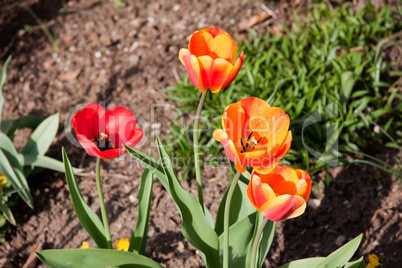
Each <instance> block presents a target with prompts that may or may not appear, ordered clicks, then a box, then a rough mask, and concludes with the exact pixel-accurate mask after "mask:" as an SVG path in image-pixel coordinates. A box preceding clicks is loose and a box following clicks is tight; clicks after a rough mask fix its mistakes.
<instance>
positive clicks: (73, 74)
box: [59, 68, 82, 82]
mask: <svg viewBox="0 0 402 268" xmlns="http://www.w3.org/2000/svg"><path fill="white" fill-rule="evenodd" d="M81 71H82V69H81V68H79V69H75V70H69V71H67V72H66V73H64V74H61V75H59V80H60V81H67V82H69V81H73V80H75V79H76V78H77V77H78V76H79V75H80V73H81Z"/></svg>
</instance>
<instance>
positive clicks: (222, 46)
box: [212, 34, 237, 63]
mask: <svg viewBox="0 0 402 268" xmlns="http://www.w3.org/2000/svg"><path fill="white" fill-rule="evenodd" d="M212 51H213V52H215V54H216V55H217V56H218V57H219V58H222V59H224V60H226V61H228V62H230V63H233V61H234V59H235V58H236V54H237V46H236V44H235V42H234V41H233V39H232V37H230V35H228V34H220V35H217V36H216V37H215V38H214V41H213V44H212Z"/></svg>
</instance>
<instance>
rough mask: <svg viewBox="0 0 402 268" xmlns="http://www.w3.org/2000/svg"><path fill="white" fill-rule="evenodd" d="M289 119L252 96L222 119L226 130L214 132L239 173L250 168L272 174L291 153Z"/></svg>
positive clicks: (241, 101) (239, 103)
mask: <svg viewBox="0 0 402 268" xmlns="http://www.w3.org/2000/svg"><path fill="white" fill-rule="evenodd" d="M289 123H290V121H289V116H288V115H287V114H286V113H285V111H284V110H282V109H280V108H278V107H271V106H270V105H269V104H268V103H267V102H266V101H264V100H262V99H259V98H256V97H251V98H246V99H242V100H240V101H238V102H236V103H232V104H230V105H229V106H228V107H227V108H226V109H225V112H224V114H223V116H222V127H223V129H216V130H215V131H214V134H213V136H214V138H215V139H216V140H217V141H219V142H221V143H222V145H223V147H224V149H225V153H226V155H227V156H228V158H229V159H230V160H231V161H233V162H235V163H236V170H237V171H238V172H244V171H246V166H250V167H254V169H255V170H256V171H258V172H260V173H268V172H270V171H271V170H272V169H273V168H274V167H275V166H276V164H277V163H278V162H279V160H280V159H281V158H282V157H283V156H284V155H285V154H286V153H287V152H288V151H289V149H290V145H291V142H292V133H291V132H290V130H289Z"/></svg>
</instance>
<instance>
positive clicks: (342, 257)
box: [280, 235, 366, 268]
mask: <svg viewBox="0 0 402 268" xmlns="http://www.w3.org/2000/svg"><path fill="white" fill-rule="evenodd" d="M362 238H363V235H359V236H357V237H355V238H354V239H353V240H352V241H349V242H348V243H347V244H345V245H344V246H342V247H341V248H339V249H338V250H336V251H335V252H333V253H331V254H330V255H329V256H328V257H326V258H323V257H315V258H308V259H301V260H297V261H292V262H290V263H287V264H284V265H282V266H281V267H280V268H325V267H334V268H338V267H339V268H341V267H345V268H346V267H349V268H364V267H366V264H365V262H364V260H363V257H362V258H360V259H359V260H357V261H354V262H348V261H349V260H350V259H351V258H352V257H353V255H354V254H355V252H356V250H357V248H358V247H359V245H360V242H361V240H362Z"/></svg>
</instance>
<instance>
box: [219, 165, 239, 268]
mask: <svg viewBox="0 0 402 268" xmlns="http://www.w3.org/2000/svg"><path fill="white" fill-rule="evenodd" d="M240 175H241V173H240V172H237V173H236V175H235V177H234V178H233V180H232V183H231V184H230V187H229V191H228V195H227V197H226V203H225V214H224V216H223V268H228V267H229V219H230V205H231V203H232V197H233V193H234V190H235V188H236V185H237V183H238V182H239V179H240Z"/></svg>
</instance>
